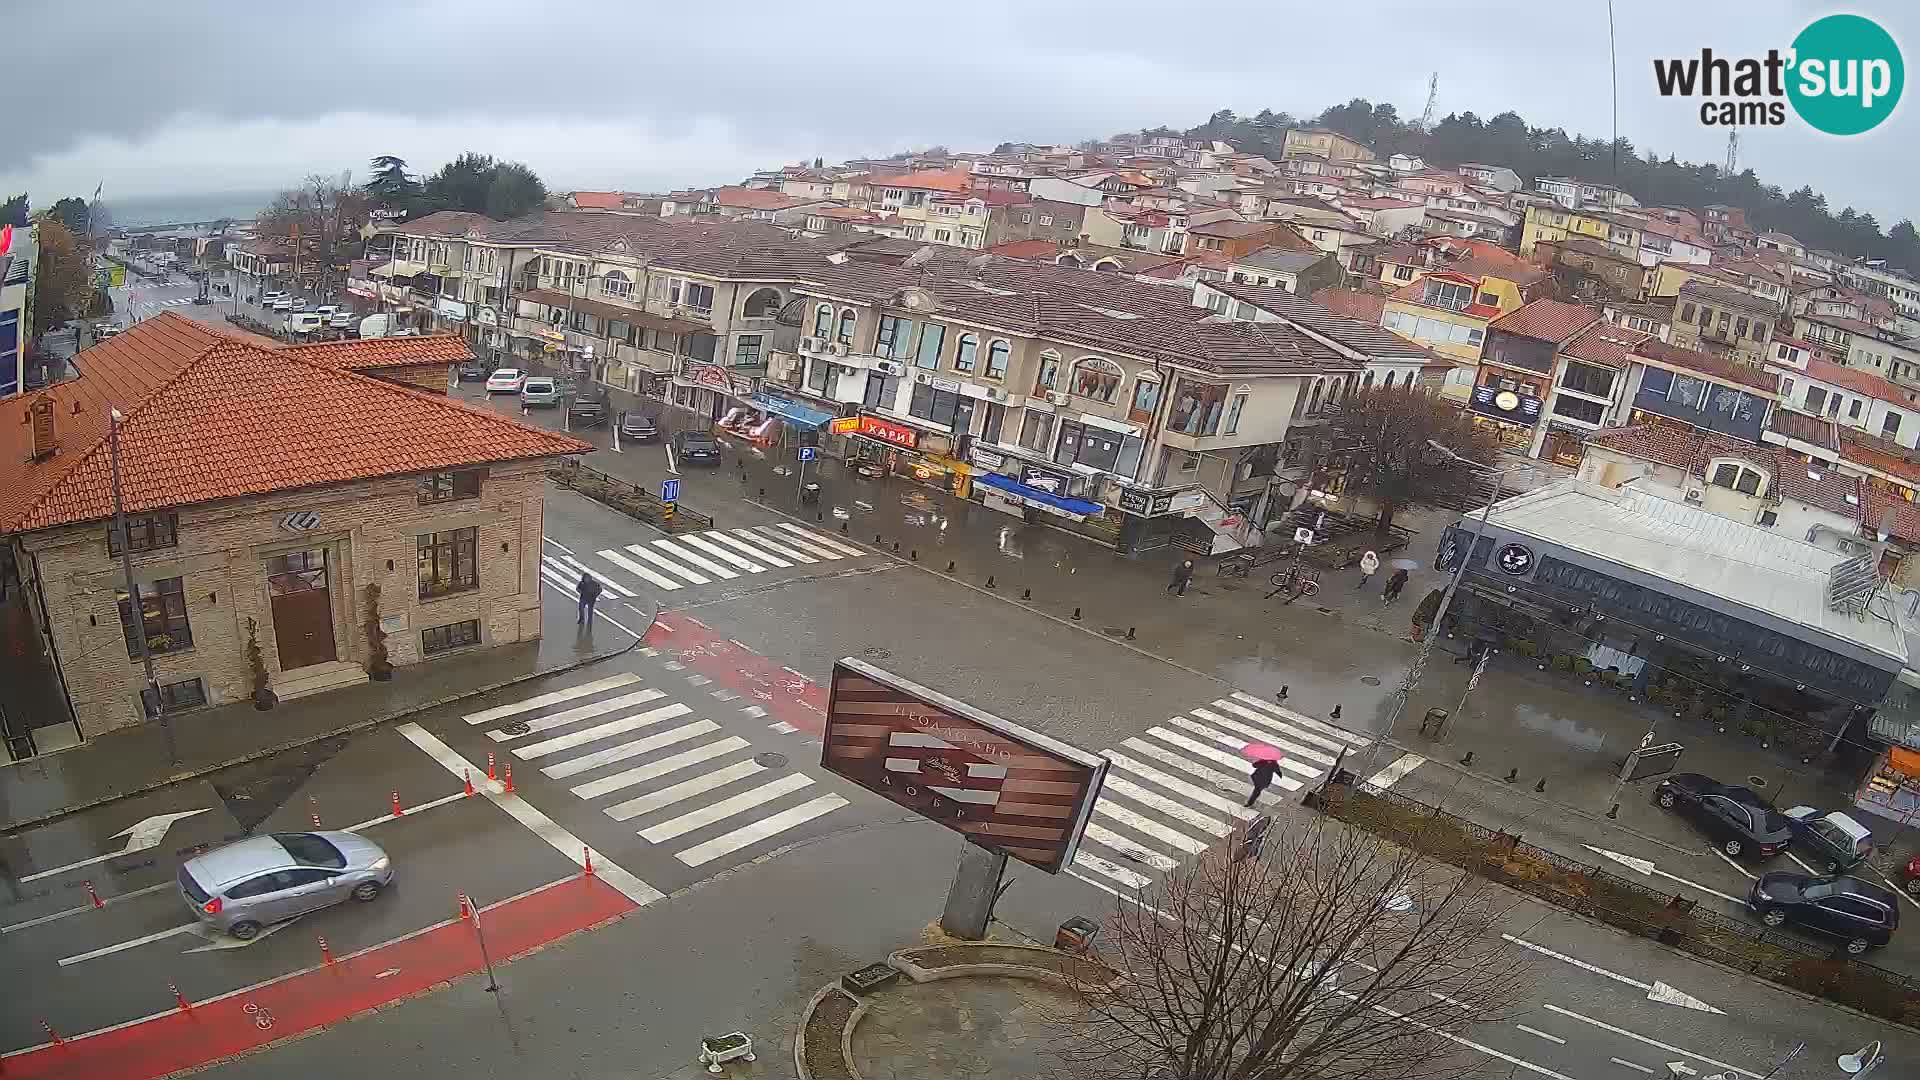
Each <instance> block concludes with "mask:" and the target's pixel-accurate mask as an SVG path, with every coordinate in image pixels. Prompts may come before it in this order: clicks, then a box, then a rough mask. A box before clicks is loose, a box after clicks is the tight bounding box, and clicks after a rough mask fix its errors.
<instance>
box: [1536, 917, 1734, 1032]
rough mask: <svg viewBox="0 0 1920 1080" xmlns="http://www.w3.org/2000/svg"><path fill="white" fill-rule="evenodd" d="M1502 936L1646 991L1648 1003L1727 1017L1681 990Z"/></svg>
mask: <svg viewBox="0 0 1920 1080" xmlns="http://www.w3.org/2000/svg"><path fill="white" fill-rule="evenodd" d="M1500 936H1501V937H1502V938H1504V939H1506V940H1507V941H1511V942H1513V943H1514V944H1515V945H1518V946H1520V947H1522V948H1526V949H1532V950H1533V951H1534V952H1537V953H1539V954H1540V955H1542V956H1551V957H1553V958H1554V959H1555V960H1561V961H1565V962H1566V963H1569V964H1572V965H1573V966H1574V967H1577V968H1579V969H1580V970H1582V971H1591V972H1593V973H1594V974H1595V975H1600V976H1604V977H1605V978H1609V979H1612V980H1613V981H1614V982H1617V983H1625V984H1626V985H1628V986H1631V987H1633V988H1634V989H1636V990H1645V991H1646V992H1647V1000H1648V1001H1657V1002H1659V1003H1660V1004H1662V1005H1678V1006H1680V1007H1681V1008H1684V1009H1693V1010H1695V1011H1696V1012H1710V1013H1718V1014H1719V1015H1721V1016H1725V1015H1726V1012H1725V1010H1723V1009H1716V1008H1714V1007H1713V1006H1711V1005H1709V1004H1707V1003H1706V1002H1704V1001H1701V1000H1700V999H1699V998H1697V997H1694V996H1693V995H1692V994H1688V993H1685V992H1683V991H1680V990H1675V989H1674V988H1673V987H1671V986H1668V985H1667V984H1666V983H1663V982H1650V983H1649V982H1641V981H1640V980H1639V979H1635V978H1630V977H1628V976H1626V975H1622V974H1620V973H1619V972H1617V971H1608V970H1607V969H1606V968H1603V967H1599V966H1597V965H1594V964H1589V963H1587V962H1586V961H1585V960H1581V959H1579V958H1577V957H1572V956H1568V955H1567V954H1566V953H1563V952H1555V951H1553V950H1552V949H1549V948H1547V947H1546V946H1545V945H1538V944H1535V943H1534V942H1531V941H1528V940H1527V939H1526V938H1517V937H1514V936H1513V935H1512V934H1501V935H1500Z"/></svg>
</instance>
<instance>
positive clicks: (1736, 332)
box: [1733, 315, 1747, 338]
mask: <svg viewBox="0 0 1920 1080" xmlns="http://www.w3.org/2000/svg"><path fill="white" fill-rule="evenodd" d="M1733 336H1734V337H1737V338H1739V337H1746V336H1747V319H1746V316H1744V315H1743V316H1741V317H1740V320H1739V321H1738V322H1736V323H1734V324H1733Z"/></svg>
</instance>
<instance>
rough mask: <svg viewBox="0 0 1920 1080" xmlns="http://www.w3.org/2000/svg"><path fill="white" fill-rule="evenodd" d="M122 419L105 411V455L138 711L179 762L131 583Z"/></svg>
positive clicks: (141, 611)
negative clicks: (138, 677)
mask: <svg viewBox="0 0 1920 1080" xmlns="http://www.w3.org/2000/svg"><path fill="white" fill-rule="evenodd" d="M123 419H125V418H124V417H123V416H121V414H120V410H119V409H114V410H112V411H111V412H110V413H109V427H108V435H109V438H108V448H109V450H110V451H111V453H110V454H109V455H108V456H109V457H110V459H111V460H112V464H113V534H114V535H115V536H116V537H118V538H119V541H120V575H121V578H122V580H123V583H124V584H125V585H126V589H127V617H128V618H129V619H131V620H133V624H134V633H133V635H132V636H133V640H134V641H135V643H136V644H137V645H138V648H139V653H140V665H141V667H142V668H143V669H145V671H146V677H147V685H146V687H145V689H144V690H142V691H141V694H140V706H141V711H142V712H144V713H145V714H146V718H147V719H149V720H156V719H157V720H159V721H160V734H161V736H162V737H163V738H165V739H166V742H167V760H168V761H170V762H172V763H173V764H175V765H178V764H179V763H180V748H179V747H178V746H176V745H175V744H174V740H173V721H172V720H170V719H168V718H167V713H166V710H164V709H162V708H161V707H160V681H159V680H158V679H156V678H155V677H154V673H153V650H151V649H149V648H147V620H146V612H145V610H144V609H142V608H141V606H140V590H139V587H138V586H136V585H135V584H134V583H133V545H132V544H131V543H129V542H128V537H127V510H126V504H125V500H124V499H123V498H122V496H121V490H120V422H121V421H122V420H123Z"/></svg>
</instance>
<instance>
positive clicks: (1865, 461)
mask: <svg viewBox="0 0 1920 1080" xmlns="http://www.w3.org/2000/svg"><path fill="white" fill-rule="evenodd" d="M1879 442H1882V440H1880V439H1877V438H1875V437H1874V436H1871V435H1866V434H1864V433H1862V432H1857V431H1849V430H1847V429H1846V428H1841V429H1840V460H1842V461H1850V462H1853V463H1854V464H1856V465H1864V466H1866V467H1867V468H1869V469H1876V470H1878V471H1880V472H1883V473H1886V474H1887V475H1888V476H1898V477H1900V478H1901V479H1902V480H1905V481H1907V482H1908V483H1912V484H1920V463H1915V462H1914V461H1913V460H1912V459H1910V458H1908V457H1907V456H1905V448H1904V447H1900V446H1898V445H1896V446H1895V447H1894V449H1896V450H1900V451H1902V452H1901V453H1890V452H1888V451H1887V450H1886V449H1883V448H1882V447H1881V446H1876V445H1874V444H1875V443H1879Z"/></svg>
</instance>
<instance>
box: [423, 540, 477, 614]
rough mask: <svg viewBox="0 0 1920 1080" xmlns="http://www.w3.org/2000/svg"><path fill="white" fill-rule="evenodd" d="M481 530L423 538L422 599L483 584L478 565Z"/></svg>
mask: <svg viewBox="0 0 1920 1080" xmlns="http://www.w3.org/2000/svg"><path fill="white" fill-rule="evenodd" d="M479 543H480V530H479V529H454V530H452V531H451V532H437V533H427V534H426V535H424V536H422V537H420V599H422V600H430V599H432V598H434V597H436V596H450V595H452V594H454V593H459V592H467V591H469V590H472V589H477V588H479V587H480V574H479V571H478V569H477V568H476V566H475V562H476V560H477V558H478V553H479V552H478V549H479Z"/></svg>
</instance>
